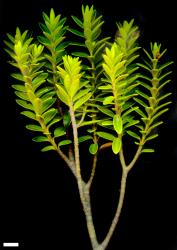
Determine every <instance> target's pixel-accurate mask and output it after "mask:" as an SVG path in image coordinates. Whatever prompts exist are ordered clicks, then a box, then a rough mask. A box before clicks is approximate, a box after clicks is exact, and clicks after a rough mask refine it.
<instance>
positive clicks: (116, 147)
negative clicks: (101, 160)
mask: <svg viewBox="0 0 177 250" xmlns="http://www.w3.org/2000/svg"><path fill="white" fill-rule="evenodd" d="M121 146H122V142H121V140H120V139H119V138H117V137H115V138H114V140H113V142H112V151H113V153H114V154H118V153H119V152H120V150H121Z"/></svg>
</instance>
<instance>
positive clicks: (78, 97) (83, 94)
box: [73, 88, 90, 102]
mask: <svg viewBox="0 0 177 250" xmlns="http://www.w3.org/2000/svg"><path fill="white" fill-rule="evenodd" d="M88 92H90V88H87V89H83V90H80V91H79V92H78V93H77V94H76V95H75V96H74V98H73V101H74V102H75V101H77V99H80V98H81V97H83V96H85V95H86V94H88Z"/></svg>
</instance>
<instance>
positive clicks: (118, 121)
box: [113, 115, 123, 134]
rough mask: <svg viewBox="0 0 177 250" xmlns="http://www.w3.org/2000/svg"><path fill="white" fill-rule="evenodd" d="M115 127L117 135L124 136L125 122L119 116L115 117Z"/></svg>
mask: <svg viewBox="0 0 177 250" xmlns="http://www.w3.org/2000/svg"><path fill="white" fill-rule="evenodd" d="M113 126H114V129H115V131H116V132H117V134H122V130H123V122H122V118H121V117H120V116H119V115H115V116H114V118H113Z"/></svg>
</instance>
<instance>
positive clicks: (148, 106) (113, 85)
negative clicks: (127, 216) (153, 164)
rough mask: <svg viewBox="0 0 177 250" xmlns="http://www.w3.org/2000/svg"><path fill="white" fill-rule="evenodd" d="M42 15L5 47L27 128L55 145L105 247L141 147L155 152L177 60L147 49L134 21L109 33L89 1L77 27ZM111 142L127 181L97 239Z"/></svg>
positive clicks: (47, 146) (96, 248) (156, 47)
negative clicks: (98, 174) (98, 194)
mask: <svg viewBox="0 0 177 250" xmlns="http://www.w3.org/2000/svg"><path fill="white" fill-rule="evenodd" d="M43 19H44V21H43V23H40V28H41V31H42V34H41V35H40V36H38V37H37V39H36V40H34V39H33V38H32V37H31V35H30V33H29V32H28V31H24V32H21V31H20V29H19V28H17V29H16V33H15V35H14V36H12V35H11V34H7V37H8V39H7V41H5V44H6V51H7V53H8V54H9V55H10V56H11V59H12V60H11V62H10V63H11V64H12V65H13V66H14V67H16V68H17V72H16V73H12V77H14V78H15V80H14V84H13V85H12V87H13V88H14V90H15V94H16V96H17V99H16V102H17V103H18V104H19V105H20V106H21V107H22V109H23V110H22V112H21V114H22V115H24V116H26V117H28V120H29V121H30V124H28V125H27V126H26V128H27V129H29V130H31V131H33V132H34V134H35V137H34V138H33V141H35V142H38V143H41V145H42V149H41V150H42V152H46V151H49V150H54V151H56V152H57V153H58V155H59V156H60V157H61V158H62V159H63V160H64V162H65V163H66V166H67V167H69V169H70V170H71V172H72V173H73V177H74V178H75V179H76V181H77V185H78V190H79V194H80V199H81V203H82V206H83V211H84V214H85V218H86V224H87V229H88V234H89V237H90V241H91V245H92V249H93V250H105V249H106V248H107V246H108V243H109V241H110V239H111V237H112V235H113V232H114V230H115V228H116V225H117V223H118V220H119V217H120V213H121V210H122V206H123V201H124V195H125V189H126V180H127V175H128V173H129V172H130V170H131V169H132V168H133V166H134V165H135V163H136V161H137V159H138V158H139V156H140V155H141V154H142V153H151V152H153V151H154V150H153V149H152V148H151V147H149V146H148V144H149V145H150V143H149V142H150V141H151V140H153V139H155V138H156V137H157V136H158V134H157V129H156V128H157V127H158V126H159V125H161V124H162V123H163V122H162V121H161V120H159V118H160V117H161V115H163V114H164V113H165V112H166V111H167V110H168V105H169V104H170V101H169V100H168V97H169V96H170V94H171V93H169V92H166V85H168V83H169V82H170V79H169V74H170V73H171V71H169V70H168V67H169V65H170V64H171V63H172V62H168V61H166V60H165V59H164V54H165V52H166V49H165V50H162V49H161V44H158V43H157V42H154V43H151V44H150V48H149V50H145V49H141V48H140V46H139V44H138V38H139V36H140V32H139V29H138V27H137V26H136V25H134V20H131V21H130V22H128V21H124V22H123V23H118V24H117V28H118V32H117V35H116V37H115V38H114V39H112V38H111V37H104V36H103V34H102V25H103V23H104V22H103V18H102V16H100V15H98V14H97V12H96V10H95V9H94V7H93V6H91V7H89V6H82V17H81V18H78V17H76V16H72V20H73V27H74V28H71V27H68V26H67V24H66V18H62V17H61V15H55V12H54V10H53V9H51V11H50V14H49V15H47V14H46V13H43ZM67 34H69V36H70V37H71V40H72V41H68V40H67ZM139 55H141V57H139ZM142 58H143V59H142ZM132 141H133V142H134V143H135V144H134V145H135V153H134V156H133V158H132V159H131V160H130V162H128V163H127V160H126V159H125V158H126V157H125V154H124V152H126V151H128V144H129V142H132ZM127 142H128V143H127ZM84 143H85V144H86V145H87V147H88V150H89V152H90V157H91V158H92V166H91V168H90V177H89V178H88V179H87V180H85V179H84V178H83V173H82V164H83V163H82V162H81V161H80V145H82V144H84ZM109 148H111V149H112V154H113V155H115V157H117V156H118V157H117V158H116V159H117V162H118V163H117V164H119V163H120V165H121V168H122V177H121V187H120V195H119V201H118V204H117V209H116V211H115V216H114V218H113V220H112V223H111V226H110V228H109V230H108V232H107V235H106V236H105V238H104V239H103V240H102V242H98V239H97V234H96V231H95V226H94V221H93V216H92V208H91V201H90V190H91V186H92V183H93V179H94V175H95V171H96V166H97V161H98V157H101V154H102V152H104V153H105V152H106V150H108V149H109ZM118 192H119V191H118Z"/></svg>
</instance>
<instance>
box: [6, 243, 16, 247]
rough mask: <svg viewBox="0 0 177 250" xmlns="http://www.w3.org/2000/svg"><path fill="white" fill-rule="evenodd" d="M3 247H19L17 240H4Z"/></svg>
mask: <svg viewBox="0 0 177 250" xmlns="http://www.w3.org/2000/svg"><path fill="white" fill-rule="evenodd" d="M3 247H19V243H18V242H4V243H3Z"/></svg>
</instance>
